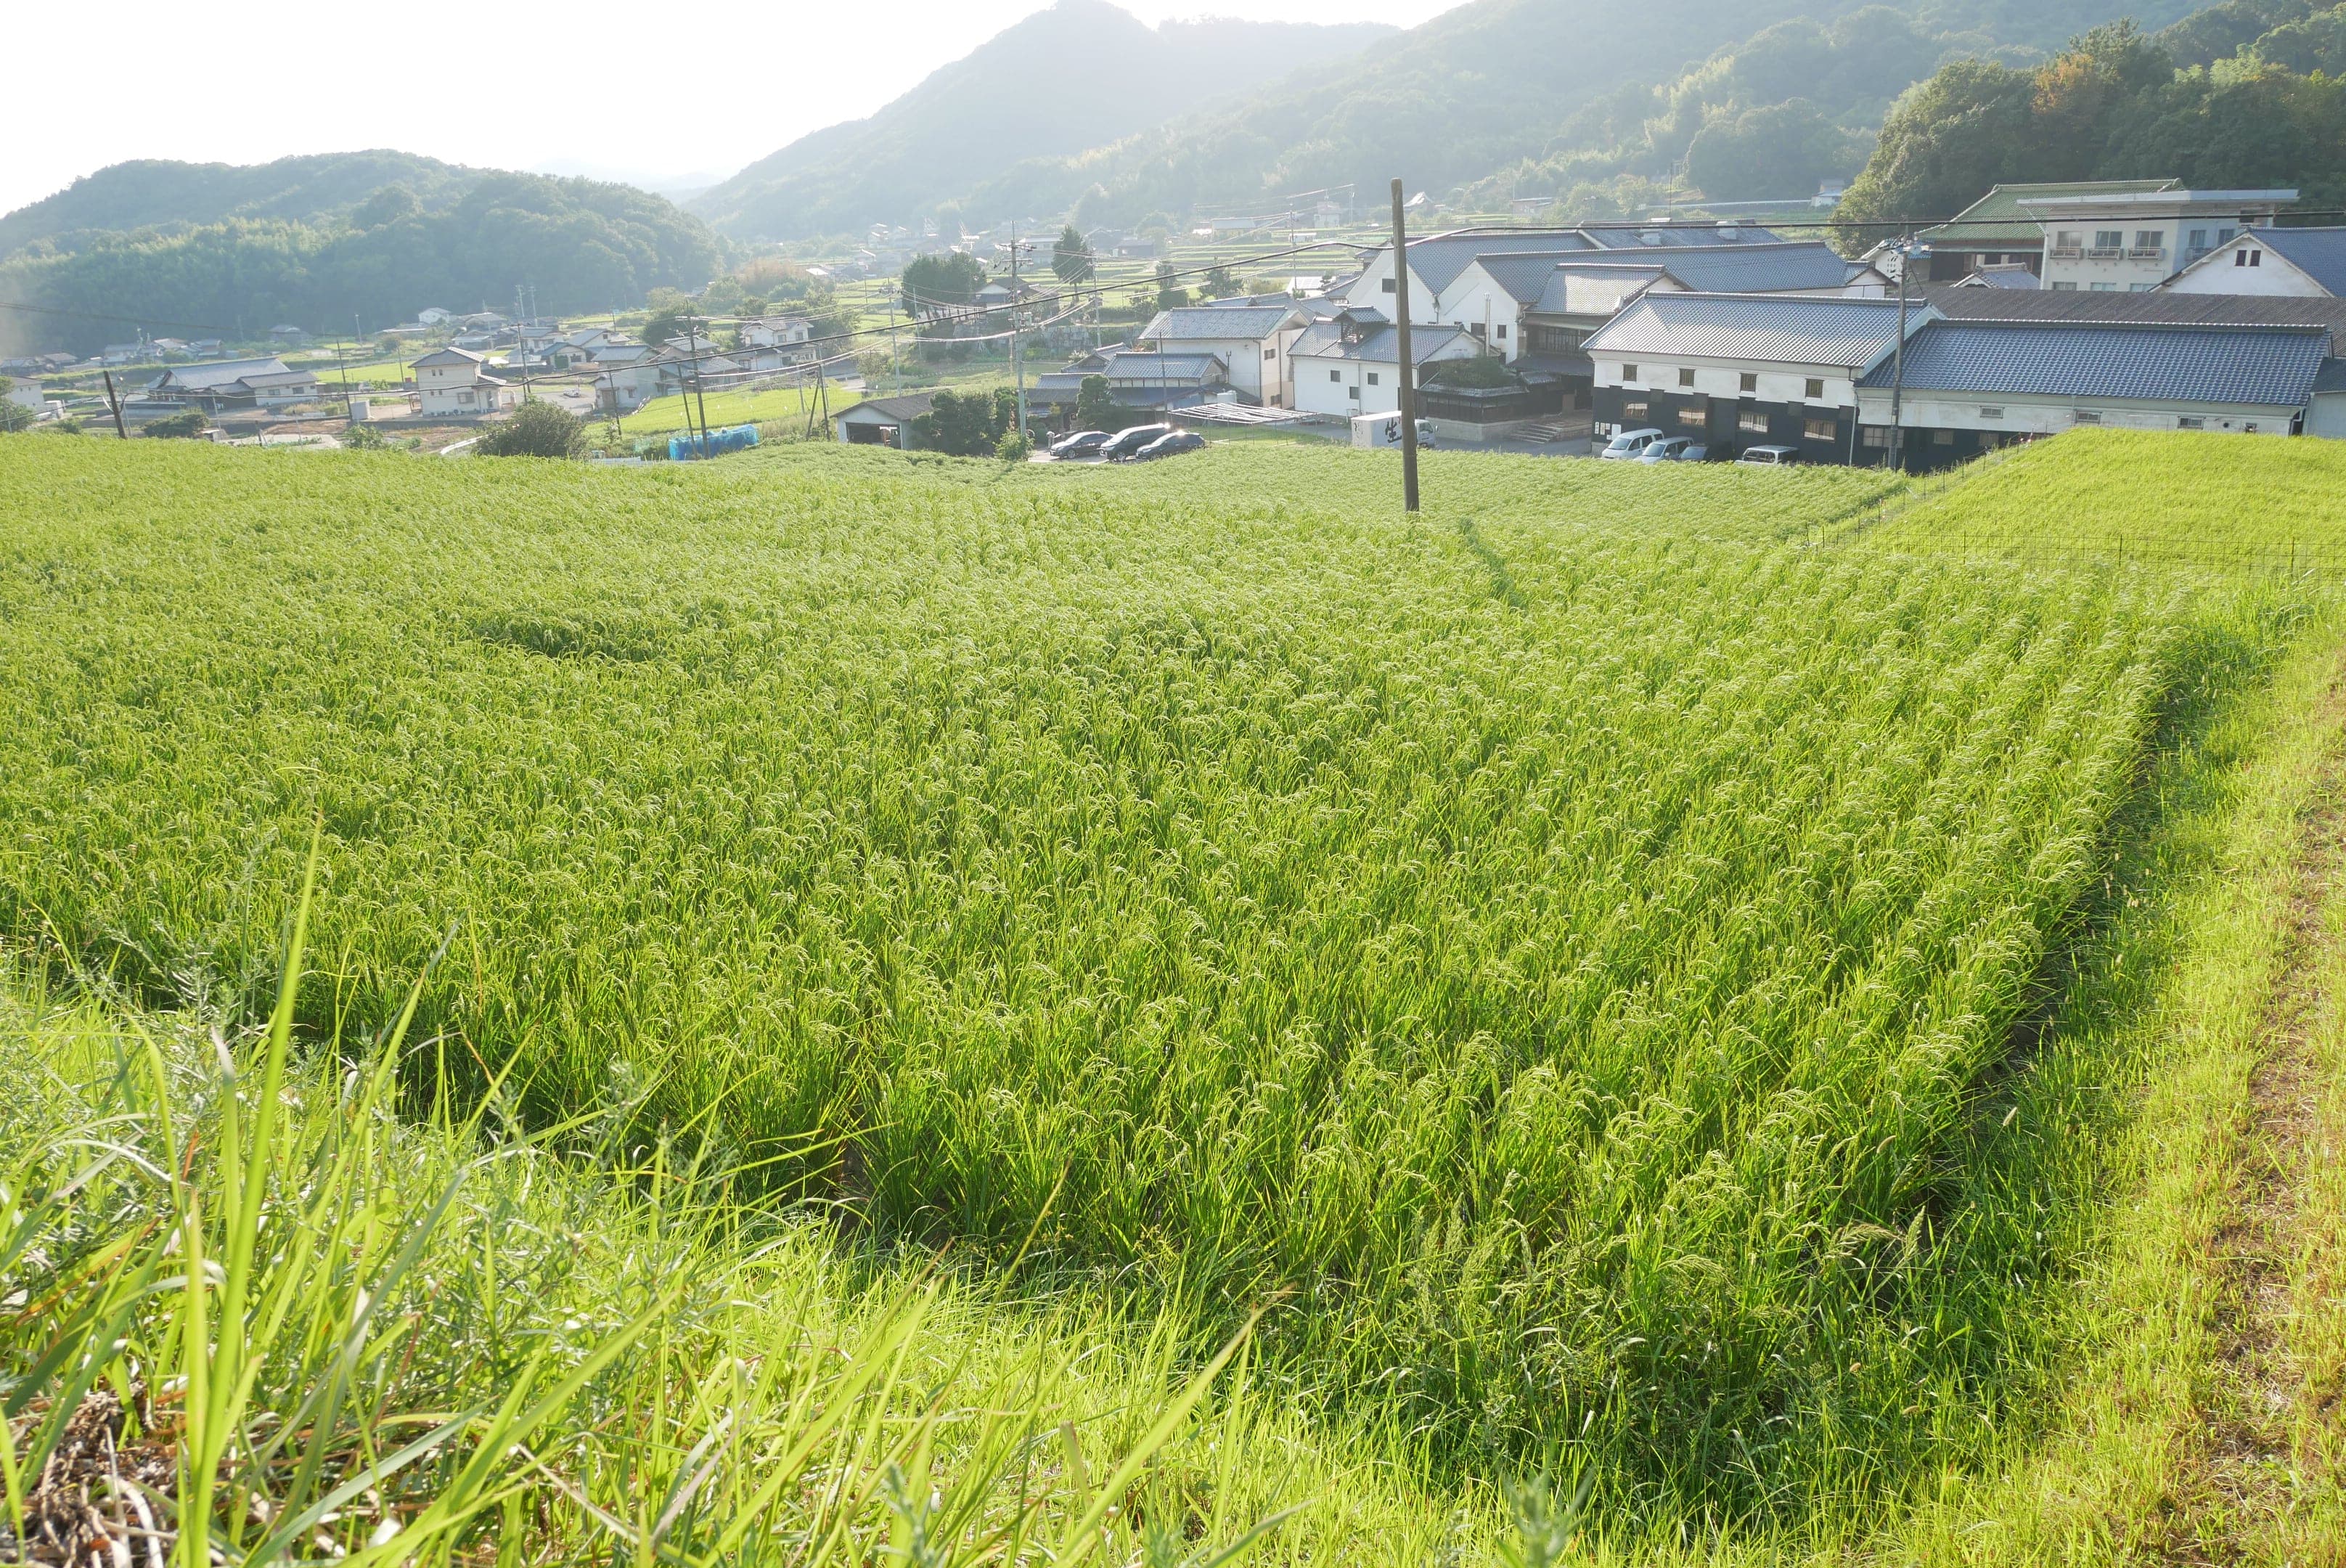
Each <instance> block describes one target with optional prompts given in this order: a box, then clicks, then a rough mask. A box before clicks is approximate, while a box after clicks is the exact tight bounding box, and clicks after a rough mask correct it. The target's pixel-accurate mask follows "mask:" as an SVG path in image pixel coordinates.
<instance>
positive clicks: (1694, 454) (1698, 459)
mask: <svg viewBox="0 0 2346 1568" xmlns="http://www.w3.org/2000/svg"><path fill="white" fill-rule="evenodd" d="M1734 455H1735V454H1734V453H1731V452H1729V451H1728V450H1727V448H1725V447H1723V446H1710V445H1707V444H1705V443H1702V442H1699V441H1698V442H1696V443H1694V444H1693V445H1692V446H1689V447H1688V448H1687V449H1686V450H1685V451H1684V452H1681V453H1678V461H1679V462H1680V463H1725V462H1726V461H1727V460H1728V459H1729V458H1730V457H1732V456H1734Z"/></svg>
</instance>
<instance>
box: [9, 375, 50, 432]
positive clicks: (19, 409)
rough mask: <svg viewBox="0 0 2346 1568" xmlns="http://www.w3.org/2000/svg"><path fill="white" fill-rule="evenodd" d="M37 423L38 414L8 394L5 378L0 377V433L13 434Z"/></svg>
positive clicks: (38, 421) (30, 427) (38, 420)
mask: <svg viewBox="0 0 2346 1568" xmlns="http://www.w3.org/2000/svg"><path fill="white" fill-rule="evenodd" d="M37 423H40V416H39V415H38V414H36V413H35V412H33V411H32V410H31V409H28V408H26V406H25V405H24V404H23V403H20V402H17V401H16V400H15V398H12V397H10V396H9V395H8V382H7V380H6V378H5V377H0V434H5V435H14V434H15V433H17V432H18V431H20V430H30V429H32V428H33V426H34V425H36V424H37Z"/></svg>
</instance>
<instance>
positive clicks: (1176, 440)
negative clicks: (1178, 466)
mask: <svg viewBox="0 0 2346 1568" xmlns="http://www.w3.org/2000/svg"><path fill="white" fill-rule="evenodd" d="M1205 444H1206V438H1205V437H1204V436H1202V435H1199V433H1197V432H1196V431H1194V430H1177V431H1175V432H1174V433H1172V434H1170V435H1160V436H1158V438H1157V439H1156V440H1155V441H1152V442H1150V443H1148V445H1147V446H1144V447H1142V448H1141V449H1140V450H1139V451H1138V452H1136V453H1133V454H1132V461H1133V462H1135V463H1151V462H1154V461H1155V460H1157V459H1158V458H1160V457H1178V456H1179V455H1180V454H1181V453H1185V452H1195V451H1197V450H1198V449H1199V447H1201V446H1203V445H1205Z"/></svg>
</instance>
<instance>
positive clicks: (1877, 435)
mask: <svg viewBox="0 0 2346 1568" xmlns="http://www.w3.org/2000/svg"><path fill="white" fill-rule="evenodd" d="M1857 439H1858V442H1859V443H1860V444H1861V445H1864V446H1870V447H1872V448H1873V449H1874V450H1875V451H1876V452H1887V451H1889V450H1890V427H1889V426H1888V425H1886V424H1869V425H1867V426H1866V427H1865V428H1864V429H1863V430H1861V431H1859V432H1858V433H1857Z"/></svg>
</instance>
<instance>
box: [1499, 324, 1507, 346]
mask: <svg viewBox="0 0 2346 1568" xmlns="http://www.w3.org/2000/svg"><path fill="white" fill-rule="evenodd" d="M1499 341H1501V342H1503V343H1504V342H1505V341H1507V324H1506V323H1505V321H1502V322H1500V323H1499Z"/></svg>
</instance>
